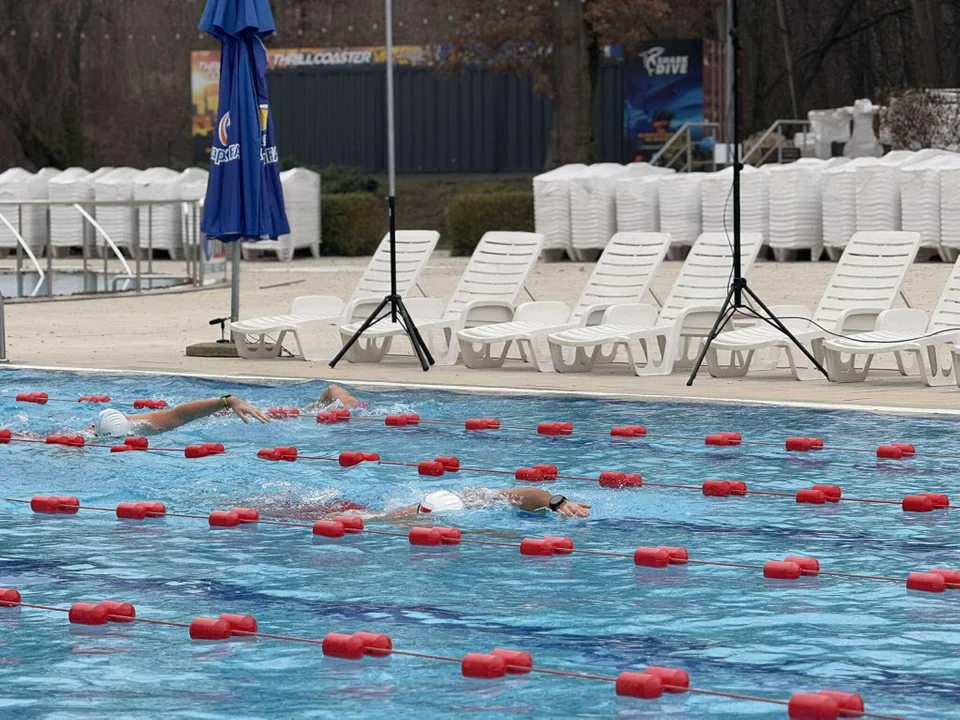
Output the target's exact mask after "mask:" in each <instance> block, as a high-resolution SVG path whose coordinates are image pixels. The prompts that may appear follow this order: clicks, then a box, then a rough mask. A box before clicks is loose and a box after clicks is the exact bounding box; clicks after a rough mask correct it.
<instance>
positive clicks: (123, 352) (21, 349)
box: [0, 252, 960, 412]
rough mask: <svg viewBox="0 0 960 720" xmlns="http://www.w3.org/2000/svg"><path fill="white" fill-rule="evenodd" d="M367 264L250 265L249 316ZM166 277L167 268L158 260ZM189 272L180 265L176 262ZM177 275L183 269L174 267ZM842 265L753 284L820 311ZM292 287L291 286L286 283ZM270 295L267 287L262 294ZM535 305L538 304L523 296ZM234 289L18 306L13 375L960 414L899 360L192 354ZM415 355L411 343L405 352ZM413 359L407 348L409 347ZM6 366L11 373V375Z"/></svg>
mask: <svg viewBox="0 0 960 720" xmlns="http://www.w3.org/2000/svg"><path fill="white" fill-rule="evenodd" d="M366 262H367V259H366V258H322V259H320V260H312V259H311V260H306V259H298V260H296V261H295V262H293V263H288V264H283V263H275V262H270V261H265V262H248V263H244V265H243V277H242V282H241V287H242V295H241V303H240V308H241V315H242V316H244V317H249V316H254V315H271V314H279V313H284V312H287V311H288V310H289V305H290V301H291V300H292V299H293V298H294V297H295V296H297V295H311V294H330V295H337V296H339V297H348V296H349V295H350V294H351V292H352V291H353V288H354V286H355V284H356V281H357V279H358V278H359V276H360V273H361V272H362V271H363V269H364V267H365V266H366ZM466 262H467V259H466V258H452V257H450V256H449V254H448V253H446V252H437V253H435V255H434V257H433V258H432V259H431V262H430V265H429V266H428V267H427V269H426V271H425V272H424V273H423V275H422V276H421V283H420V285H421V288H422V289H423V290H424V291H425V292H426V293H428V294H429V295H431V296H434V297H438V298H440V299H442V300H444V301H446V300H447V299H448V298H449V297H450V295H451V294H452V293H453V291H454V289H455V287H456V284H457V281H458V279H459V277H460V274H461V272H462V270H463V268H464V267H465V266H466ZM156 265H157V267H158V269H160V268H162V267H163V266H164V265H165V263H162V262H160V263H156ZM176 265H177V266H179V265H180V263H176ZM171 267H172V264H171ZM834 267H835V265H834V264H833V263H827V262H820V263H810V262H797V263H782V264H781V263H773V262H758V263H757V264H756V265H755V267H754V270H753V272H752V273H751V276H750V281H751V287H752V288H753V289H754V290H755V291H756V292H757V293H758V294H759V295H760V296H761V297H762V298H763V300H764V301H765V302H766V303H767V304H768V305H775V304H778V303H802V304H804V305H807V306H809V307H811V308H812V307H814V306H816V304H817V301H818V300H819V298H820V295H821V293H822V291H823V289H824V287H825V286H826V285H827V282H828V281H829V279H830V276H831V274H832V273H833V270H834ZM679 268H680V263H678V262H667V263H664V265H663V267H662V269H661V271H660V273H659V274H658V276H657V278H656V280H655V282H654V292H655V293H656V294H657V296H658V297H660V298H661V299H662V298H663V297H665V296H666V294H667V293H668V292H669V289H670V286H671V285H672V283H673V279H674V278H675V277H676V275H677V272H678V271H679ZM950 269H951V266H950V265H949V264H944V263H917V264H914V265H913V266H912V267H911V269H910V271H909V273H908V275H907V280H906V283H905V285H904V291H905V293H906V295H907V298H908V299H909V301H910V304H911V305H912V306H913V307H918V308H921V309H924V310H927V311H930V310H932V309H933V307H934V306H935V305H936V302H937V298H938V297H939V295H940V292H941V290H942V288H943V285H944V283H945V281H946V279H947V276H948V275H949V273H950ZM591 270H592V265H590V264H584V263H539V264H538V265H537V267H536V269H535V270H534V272H533V274H532V276H531V279H530V281H529V283H528V286H527V287H528V289H529V290H530V292H531V294H532V295H533V296H534V297H535V298H536V299H537V300H561V301H564V302H567V303H568V304H573V303H574V302H575V301H576V298H577V296H578V295H579V293H580V291H581V289H582V287H583V285H584V283H585V282H586V280H587V277H588V276H589V273H590V271H591ZM279 284H282V285H281V286H280V287H269V288H264V286H276V285H279ZM261 288H264V289H261ZM522 299H524V300H526V299H528V298H527V297H524V298H522ZM229 311H230V290H229V289H228V288H226V289H225V288H219V289H212V290H204V291H199V292H188V293H171V294H163V295H146V296H140V297H136V296H130V297H106V298H91V299H82V300H66V299H61V300H56V301H51V302H31V303H16V304H8V305H7V307H6V325H7V328H6V335H7V356H8V358H9V361H10V364H11V365H12V366H30V367H38V368H39V367H44V368H70V369H91V370H93V369H101V370H116V371H140V372H143V371H147V372H166V373H173V374H198V375H212V376H220V377H237V378H251V377H268V378H289V379H320V378H322V379H328V380H336V381H338V382H343V383H351V382H356V383H359V382H374V383H390V384H395V385H401V386H414V385H430V386H439V385H444V386H452V387H462V388H464V389H471V390H472V389H476V388H489V389H507V390H518V391H523V390H529V391H551V390H552V391H560V392H570V393H591V394H592V393H595V394H604V395H606V394H609V395H613V396H623V397H626V396H647V397H665V398H675V399H709V400H726V401H731V400H740V401H753V402H777V403H784V402H790V403H810V404H823V405H830V406H857V407H866V408H881V409H905V410H910V409H912V410H915V411H947V412H954V411H956V412H960V388H957V386H956V385H951V386H949V387H944V388H928V387H926V386H924V385H922V384H921V383H920V381H919V380H918V379H916V378H901V377H900V376H899V375H898V374H897V373H896V372H895V371H894V370H893V369H892V368H893V365H892V363H889V362H888V363H886V364H882V365H881V367H882V368H884V369H881V370H878V371H876V372H872V373H871V376H870V379H869V380H868V381H867V382H865V383H852V384H836V383H828V382H826V381H825V380H818V381H813V382H797V381H794V380H792V379H791V378H790V376H789V374H788V372H787V371H786V370H780V371H777V372H770V373H758V374H756V375H753V374H751V375H750V376H748V377H747V378H742V379H735V380H726V379H714V378H711V377H710V376H709V374H708V373H707V372H706V370H703V371H701V374H700V376H699V377H698V379H697V382H696V383H695V384H694V385H693V387H690V388H688V387H687V386H686V379H687V375H686V373H682V374H681V373H675V374H674V375H672V376H670V377H666V378H637V377H635V376H634V375H633V374H632V373H631V372H630V371H629V369H628V368H627V367H626V366H625V365H619V364H618V365H615V366H613V367H609V368H605V369H603V370H602V371H600V372H594V373H591V374H573V375H562V374H556V373H550V374H544V373H538V372H536V371H535V370H533V369H532V368H531V367H530V366H524V365H522V364H521V363H519V362H514V363H510V362H509V361H508V364H507V366H505V367H504V368H502V369H500V370H484V371H478V370H468V369H467V368H465V367H463V366H462V365H456V366H453V367H444V368H441V367H435V368H433V369H432V370H430V372H427V373H424V372H422V371H421V370H420V368H419V366H418V365H416V363H415V362H414V361H413V358H412V357H391V358H389V359H388V360H387V361H386V362H384V363H381V364H376V365H365V364H358V365H351V364H350V363H348V362H346V361H344V362H342V363H340V364H339V365H338V366H337V368H335V369H331V368H330V367H329V366H327V364H326V362H319V361H318V362H304V361H301V360H291V359H283V360H272V361H269V360H262V361H251V360H238V359H222V358H197V357H186V356H185V354H184V348H185V347H186V346H187V345H190V344H193V343H197V342H202V341H210V340H214V339H216V338H217V337H218V336H219V329H218V328H215V327H211V326H210V325H208V321H209V320H210V319H211V318H214V317H220V316H223V315H229ZM314 340H315V342H316V350H317V352H318V356H319V357H326V358H329V357H332V356H333V354H334V353H335V352H336V350H337V349H338V348H339V335H338V334H337V333H336V331H335V330H334V329H333V328H327V329H324V330H322V331H321V333H320V334H318V335H317V336H316V337H315V338H314ZM398 345H401V346H404V348H405V343H398ZM400 351H401V352H404V351H405V349H401V350H400ZM0 367H2V366H0Z"/></svg>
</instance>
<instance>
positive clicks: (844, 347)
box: [823, 261, 960, 385]
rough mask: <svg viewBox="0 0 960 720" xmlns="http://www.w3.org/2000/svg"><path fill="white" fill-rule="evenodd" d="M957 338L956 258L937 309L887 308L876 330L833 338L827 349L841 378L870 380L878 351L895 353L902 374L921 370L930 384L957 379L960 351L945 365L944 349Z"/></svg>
mask: <svg viewBox="0 0 960 720" xmlns="http://www.w3.org/2000/svg"><path fill="white" fill-rule="evenodd" d="M956 342H960V261H958V262H957V263H955V264H954V266H953V272H951V273H950V277H949V278H948V279H947V284H946V286H945V287H944V289H943V292H942V293H941V295H940V301H939V302H938V303H937V307H936V309H935V310H934V311H933V315H927V313H925V312H924V311H923V310H915V309H912V308H895V309H893V310H884V311H883V312H882V313H880V315H879V317H878V318H877V325H876V330H873V331H872V332H865V333H857V334H855V335H851V336H850V337H848V338H828V339H827V340H825V341H824V343H823V352H824V361H825V363H826V367H827V372H828V373H829V374H830V379H831V380H833V381H835V382H859V381H861V380H864V379H866V377H867V373H869V372H870V366H871V364H872V363H873V358H874V356H875V355H881V354H883V353H893V354H894V357H895V358H896V361H897V367H898V368H899V370H900V374H901V375H912V374H919V376H920V379H921V380H923V382H925V383H926V384H927V385H946V384H948V383H951V382H954V365H955V364H957V362H958V360H960V357H958V353H957V351H956V350H953V351H952V355H953V356H954V357H953V359H952V360H951V361H949V362H948V363H947V364H946V365H944V364H943V363H942V362H941V358H940V351H941V349H942V348H943V347H944V346H946V345H948V344H952V343H956ZM914 363H915V365H916V367H914V366H913V365H914Z"/></svg>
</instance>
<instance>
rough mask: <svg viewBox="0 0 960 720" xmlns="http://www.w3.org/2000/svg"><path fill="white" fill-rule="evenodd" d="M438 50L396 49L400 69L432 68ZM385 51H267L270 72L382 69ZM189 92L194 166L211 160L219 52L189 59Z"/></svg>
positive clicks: (395, 53) (314, 49)
mask: <svg viewBox="0 0 960 720" xmlns="http://www.w3.org/2000/svg"><path fill="white" fill-rule="evenodd" d="M435 52H436V50H435V49H434V48H429V47H420V46H416V45H400V46H397V47H394V48H393V61H394V62H395V63H396V64H397V65H430V64H432V63H433V61H434V56H435ZM386 61H387V51H386V48H384V47H382V46H380V47H373V46H371V47H343V48H269V47H268V48H267V71H268V72H278V71H283V70H297V69H302V68H311V67H314V68H317V67H356V66H362V65H383V64H384V63H386ZM190 88H191V100H192V103H193V129H192V133H191V134H192V136H193V156H194V161H195V162H198V163H200V162H204V161H205V160H209V158H210V146H211V141H210V136H211V134H212V133H213V129H214V127H215V126H216V123H217V102H218V98H219V91H220V50H199V51H195V52H193V53H191V56H190Z"/></svg>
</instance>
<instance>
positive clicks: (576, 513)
mask: <svg viewBox="0 0 960 720" xmlns="http://www.w3.org/2000/svg"><path fill="white" fill-rule="evenodd" d="M590 507H591V506H590V505H589V504H587V503H581V502H573V501H572V500H567V501H565V502H564V503H563V504H562V505H560V507H558V508H557V514H558V515H562V516H563V517H574V518H585V517H590Z"/></svg>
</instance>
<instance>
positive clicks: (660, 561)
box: [633, 547, 670, 568]
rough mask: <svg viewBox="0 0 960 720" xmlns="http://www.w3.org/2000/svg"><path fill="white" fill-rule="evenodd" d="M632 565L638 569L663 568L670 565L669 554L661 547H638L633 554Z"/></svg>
mask: <svg viewBox="0 0 960 720" xmlns="http://www.w3.org/2000/svg"><path fill="white" fill-rule="evenodd" d="M633 564H634V565H638V566H640V567H652V568H665V567H666V566H667V565H669V564H670V553H669V552H668V551H667V550H666V549H664V548H662V547H638V548H637V549H636V550H635V551H634V553H633Z"/></svg>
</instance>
